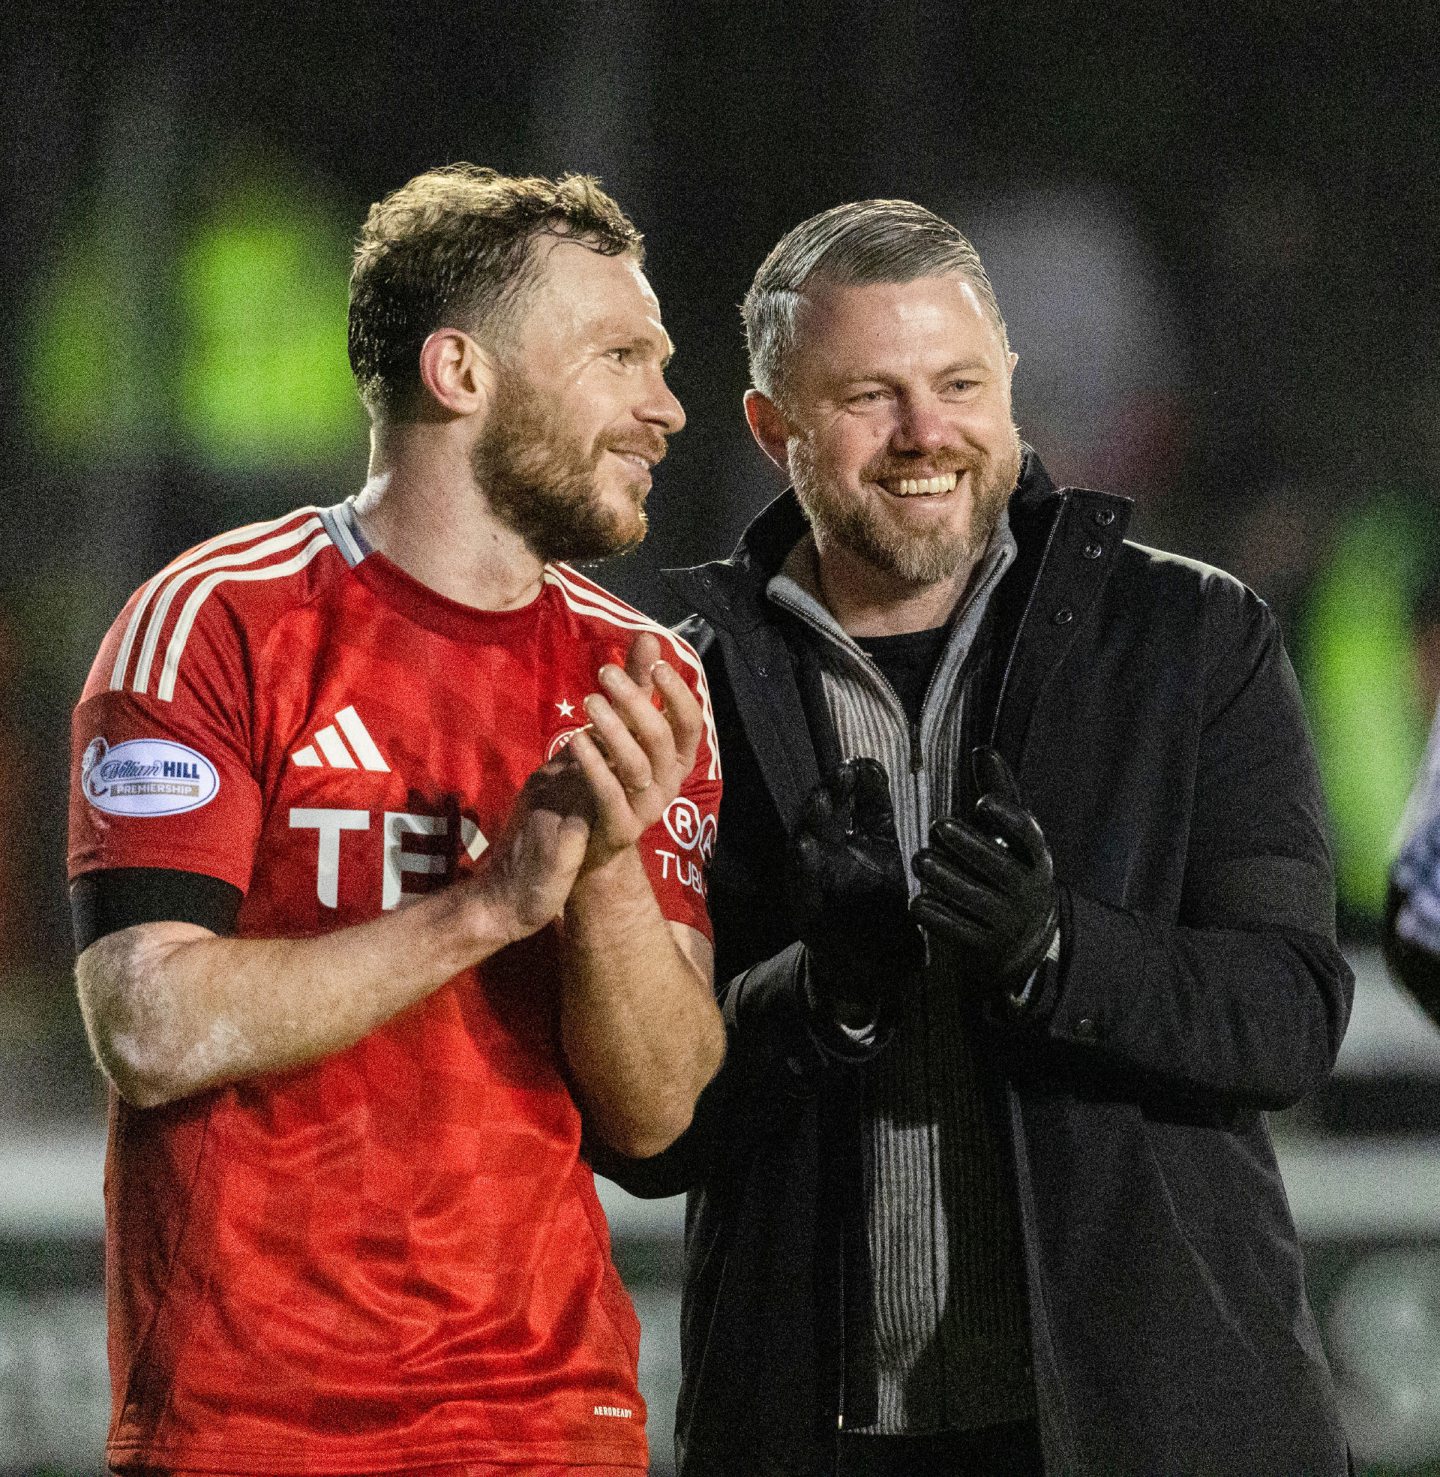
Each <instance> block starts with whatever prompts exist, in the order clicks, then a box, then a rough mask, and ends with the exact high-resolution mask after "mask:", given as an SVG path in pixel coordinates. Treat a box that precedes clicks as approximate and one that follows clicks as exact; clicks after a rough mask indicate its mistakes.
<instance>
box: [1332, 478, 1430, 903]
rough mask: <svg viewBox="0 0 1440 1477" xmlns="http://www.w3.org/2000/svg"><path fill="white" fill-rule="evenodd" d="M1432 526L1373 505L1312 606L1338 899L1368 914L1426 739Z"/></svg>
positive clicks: (1396, 508) (1347, 538)
mask: <svg viewBox="0 0 1440 1477" xmlns="http://www.w3.org/2000/svg"><path fill="white" fill-rule="evenodd" d="M1432 533H1433V530H1432V528H1431V525H1430V521H1429V520H1428V519H1425V518H1424V517H1422V516H1421V515H1420V514H1419V513H1418V512H1417V511H1416V510H1415V509H1413V508H1411V507H1407V506H1406V505H1404V504H1402V503H1399V502H1387V503H1385V504H1383V505H1380V506H1377V507H1372V508H1370V509H1367V510H1366V511H1365V512H1364V513H1362V514H1360V515H1359V516H1358V517H1357V518H1355V519H1354V520H1353V521H1352V522H1351V523H1350V525H1349V526H1348V527H1347V528H1346V529H1345V530H1344V532H1343V534H1342V536H1341V538H1340V540H1339V542H1338V544H1337V547H1336V550H1335V553H1334V556H1333V558H1332V560H1331V562H1330V564H1329V565H1328V566H1327V568H1326V570H1325V572H1324V573H1323V574H1322V576H1321V578H1320V580H1319V582H1318V584H1317V586H1316V588H1315V591H1314V594H1313V596H1312V598H1311V601H1310V605H1309V608H1308V611H1307V618H1306V628H1305V641H1304V651H1305V655H1306V660H1305V663H1304V669H1305V670H1304V676H1305V696H1306V701H1307V704H1308V706H1309V710H1310V718H1311V723H1312V725H1313V727H1314V732H1315V747H1316V751H1317V754H1318V757H1319V760H1320V771H1321V775H1322V778H1323V780H1324V784H1325V794H1326V798H1327V800H1328V801H1329V805H1330V815H1331V821H1332V823H1333V825H1334V834H1335V853H1336V855H1335V862H1336V872H1337V880H1338V884H1339V892H1340V900H1341V902H1342V904H1344V905H1345V906H1346V907H1347V908H1349V909H1351V910H1352V911H1354V912H1356V913H1359V914H1362V915H1366V916H1369V917H1372V918H1378V917H1380V915H1381V913H1382V912H1383V909H1384V904H1385V887H1386V873H1387V870H1388V867H1389V863H1390V861H1391V859H1392V858H1393V856H1394V851H1395V845H1394V843H1395V829H1396V827H1397V825H1398V824H1399V822H1400V815H1401V812H1402V811H1403V809H1404V807H1405V800H1406V797H1407V796H1408V794H1409V792H1410V787H1411V785H1412V784H1413V782H1414V779H1415V772H1416V770H1417V768H1418V767H1419V764H1420V760H1421V756H1422V754H1423V752H1424V747H1425V735H1426V727H1427V718H1428V715H1427V714H1425V713H1423V712H1422V711H1421V707H1422V700H1421V696H1420V692H1419V688H1418V684H1417V681H1416V672H1415V660H1414V649H1413V639H1412V633H1411V630H1410V614H1409V612H1410V602H1411V600H1412V599H1413V597H1414V594H1415V592H1416V589H1417V587H1418V584H1419V581H1420V579H1421V578H1422V576H1423V573H1424V560H1425V551H1426V549H1427V548H1428V547H1429V541H1430V538H1431V536H1432Z"/></svg>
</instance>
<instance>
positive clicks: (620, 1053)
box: [562, 849, 725, 1157]
mask: <svg viewBox="0 0 1440 1477" xmlns="http://www.w3.org/2000/svg"><path fill="white" fill-rule="evenodd" d="M564 939H565V973H564V981H563V991H562V1001H563V1005H562V1037H563V1042H564V1048H565V1055H566V1058H567V1060H568V1061H569V1064H570V1068H571V1071H572V1073H573V1075H574V1078H575V1081H576V1085H577V1087H578V1089H579V1091H580V1094H581V1096H582V1098H583V1100H584V1106H585V1109H586V1111H587V1113H588V1115H589V1117H590V1119H591V1121H592V1123H593V1124H594V1125H595V1127H596V1129H597V1130H598V1132H599V1134H600V1136H601V1137H602V1138H603V1139H604V1140H605V1142H606V1143H608V1144H609V1145H610V1146H611V1147H612V1148H615V1149H618V1150H620V1151H621V1152H622V1153H625V1154H630V1155H633V1156H636V1157H643V1156H646V1155H650V1154H657V1153H659V1152H660V1151H661V1150H662V1149H664V1148H665V1147H667V1145H669V1144H670V1143H672V1142H673V1141H674V1140H675V1139H676V1138H678V1137H679V1135H680V1134H681V1133H683V1132H684V1130H685V1127H686V1125H687V1124H688V1123H689V1122H690V1118H691V1115H692V1114H693V1112H694V1108H695V1100H696V1098H698V1097H699V1095H700V1091H701V1089H702V1088H703V1087H704V1086H705V1084H706V1083H707V1082H708V1081H709V1080H710V1078H711V1077H712V1076H714V1074H715V1072H716V1070H717V1069H718V1068H719V1065H720V1060H721V1057H722V1056H723V1055H724V1049H725V1032H724V1028H723V1026H722V1025H721V1022H720V1014H719V1011H718V1010H717V1009H716V1006H715V1000H714V996H713V993H712V991H711V987H710V981H709V972H708V959H704V958H696V959H694V960H692V959H691V958H688V957H687V955H686V952H685V951H684V950H682V948H681V946H680V944H679V942H678V941H677V939H676V934H675V931H674V930H673V929H672V927H671V925H670V924H668V923H667V922H666V921H665V918H664V917H663V915H662V914H661V912H660V908H659V905H658V904H657V903H656V901H655V896H654V893H653V892H652V891H651V887H650V882H649V879H648V878H647V877H646V875H645V871H644V868H643V867H642V865H641V863H640V859H639V857H638V855H637V854H636V853H635V851H634V850H633V849H631V850H629V851H626V852H623V853H621V854H620V855H619V856H617V857H615V858H614V859H613V860H612V861H610V862H608V863H606V865H605V866H603V867H600V868H597V869H596V870H595V871H592V872H588V873H585V874H583V875H582V876H581V878H580V879H579V881H577V882H576V884H575V888H574V891H573V892H572V893H571V894H570V901H569V903H568V904H567V906H566V909H565V918H564ZM694 939H695V941H696V951H697V954H699V953H703V948H704V944H703V940H702V939H701V938H700V936H699V935H698V934H696V935H694Z"/></svg>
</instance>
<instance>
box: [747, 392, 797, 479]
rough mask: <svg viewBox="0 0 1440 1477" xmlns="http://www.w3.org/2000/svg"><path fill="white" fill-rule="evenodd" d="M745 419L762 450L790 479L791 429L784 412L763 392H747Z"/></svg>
mask: <svg viewBox="0 0 1440 1477" xmlns="http://www.w3.org/2000/svg"><path fill="white" fill-rule="evenodd" d="M745 419H746V421H747V422H748V423H749V425H750V434H751V435H752V436H753V437H754V438H755V440H756V443H757V444H758V445H759V447H760V450H761V451H763V452H764V453H765V455H766V456H768V457H769V458H770V460H771V461H772V462H774V463H775V465H776V466H777V467H779V468H780V470H781V471H782V472H784V473H785V475H786V476H787V477H788V476H789V475H790V452H789V446H790V427H789V426H788V424H787V423H786V420H785V413H784V411H782V410H781V409H780V407H779V406H778V405H777V404H776V403H775V402H774V401H773V400H772V399H771V398H770V397H769V396H768V395H767V394H765V392H764V391H763V390H746V391H745Z"/></svg>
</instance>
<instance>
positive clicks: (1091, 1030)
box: [1075, 1015, 1100, 1041]
mask: <svg viewBox="0 0 1440 1477" xmlns="http://www.w3.org/2000/svg"><path fill="white" fill-rule="evenodd" d="M1099 1034H1100V1032H1099V1030H1098V1029H1097V1028H1096V1025H1095V1022H1094V1021H1092V1020H1091V1019H1090V1017H1089V1016H1088V1015H1082V1016H1081V1017H1080V1019H1079V1020H1078V1021H1076V1022H1075V1036H1076V1038H1077V1039H1078V1040H1080V1041H1093V1040H1094V1039H1095V1038H1096V1037H1097V1036H1098V1035H1099Z"/></svg>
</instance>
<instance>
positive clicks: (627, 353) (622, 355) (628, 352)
mask: <svg viewBox="0 0 1440 1477" xmlns="http://www.w3.org/2000/svg"><path fill="white" fill-rule="evenodd" d="M610 357H611V358H612V359H613V360H614V361H615V362H616V363H617V364H628V363H629V362H630V361H631V360H632V359H633V358H634V357H635V350H634V349H632V348H631V347H630V346H629V345H628V344H624V345H621V346H620V347H619V348H615V349H611V350H610Z"/></svg>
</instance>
